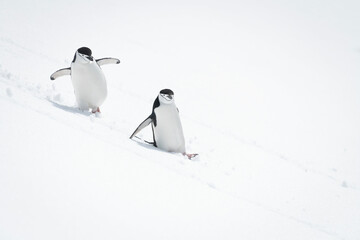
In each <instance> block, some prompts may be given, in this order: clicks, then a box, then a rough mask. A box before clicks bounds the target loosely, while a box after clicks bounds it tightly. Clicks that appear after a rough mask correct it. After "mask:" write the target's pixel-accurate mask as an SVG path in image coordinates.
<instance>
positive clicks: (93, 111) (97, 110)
mask: <svg viewBox="0 0 360 240" xmlns="http://www.w3.org/2000/svg"><path fill="white" fill-rule="evenodd" d="M91 112H92V113H97V112H98V113H101V112H100V108H99V107H98V108H97V109H96V110H94V109H93V110H92V111H91Z"/></svg>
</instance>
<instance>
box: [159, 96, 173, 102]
mask: <svg viewBox="0 0 360 240" xmlns="http://www.w3.org/2000/svg"><path fill="white" fill-rule="evenodd" d="M161 96H162V97H163V98H164V99H165V100H167V101H171V100H172V99H173V95H169V94H161Z"/></svg>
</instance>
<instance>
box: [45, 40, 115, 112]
mask: <svg viewBox="0 0 360 240" xmlns="http://www.w3.org/2000/svg"><path fill="white" fill-rule="evenodd" d="M119 63H120V60H119V59H116V58H101V59H96V60H94V57H93V56H92V51H91V50H90V49H89V48H87V47H82V48H79V49H78V50H77V51H76V52H75V55H74V59H73V61H72V62H71V66H70V67H69V68H63V69H60V70H57V71H56V72H54V73H53V74H51V76H50V79H51V80H55V79H56V78H58V77H62V76H65V75H70V76H71V81H72V84H73V87H74V93H75V97H76V102H77V104H78V107H79V108H80V109H82V110H89V108H90V109H92V112H100V108H99V107H100V105H101V104H102V103H103V102H104V101H105V99H106V97H107V84H106V79H105V75H104V73H103V71H102V69H101V67H100V66H102V65H105V64H119Z"/></svg>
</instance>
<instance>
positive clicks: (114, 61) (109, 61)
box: [96, 58, 120, 66]
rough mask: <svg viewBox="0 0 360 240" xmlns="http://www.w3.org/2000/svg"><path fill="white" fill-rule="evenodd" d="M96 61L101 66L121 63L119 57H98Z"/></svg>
mask: <svg viewBox="0 0 360 240" xmlns="http://www.w3.org/2000/svg"><path fill="white" fill-rule="evenodd" d="M96 62H97V64H98V65H99V66H102V65H105V64H119V63H120V60H119V59H117V58H100V59H96Z"/></svg>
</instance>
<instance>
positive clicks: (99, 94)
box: [71, 62, 107, 110]
mask: <svg viewBox="0 0 360 240" xmlns="http://www.w3.org/2000/svg"><path fill="white" fill-rule="evenodd" d="M71 80H72V84H73V87H74V93H75V97H76V101H77V103H78V106H79V107H80V108H81V109H84V110H86V109H89V108H92V109H96V108H97V107H99V106H100V105H101V104H102V103H103V102H104V101H105V99H106V96H107V86H106V79H105V76H104V73H103V71H102V70H101V68H100V67H99V66H98V65H97V64H96V62H92V63H88V64H72V65H71Z"/></svg>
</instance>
